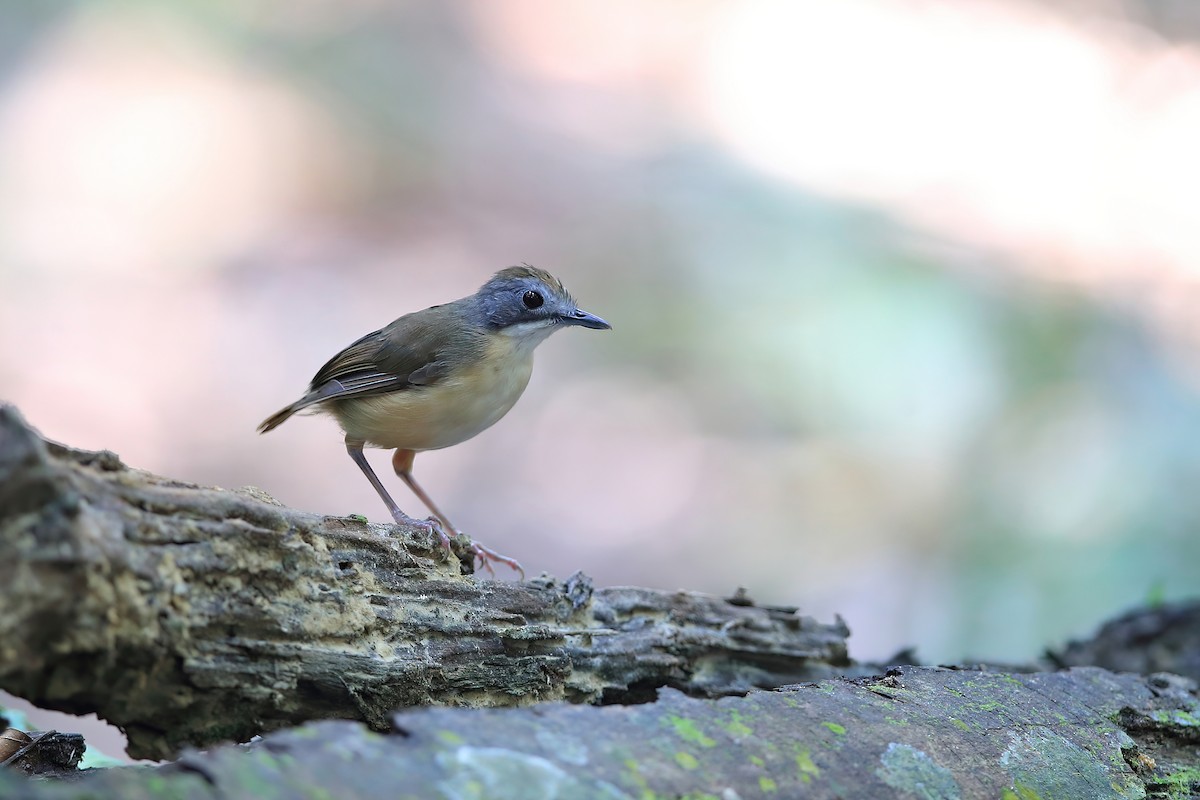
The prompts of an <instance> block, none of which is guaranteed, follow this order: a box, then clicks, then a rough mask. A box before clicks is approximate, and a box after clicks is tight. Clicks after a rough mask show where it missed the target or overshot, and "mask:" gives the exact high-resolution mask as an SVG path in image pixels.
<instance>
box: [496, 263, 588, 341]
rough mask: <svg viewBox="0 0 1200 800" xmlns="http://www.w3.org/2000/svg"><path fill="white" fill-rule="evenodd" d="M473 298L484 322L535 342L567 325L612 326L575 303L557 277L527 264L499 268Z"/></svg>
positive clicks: (498, 329) (503, 331)
mask: <svg viewBox="0 0 1200 800" xmlns="http://www.w3.org/2000/svg"><path fill="white" fill-rule="evenodd" d="M474 301H475V310H476V312H477V313H478V314H479V315H480V317H481V322H482V323H483V324H484V325H486V326H487V327H489V328H491V329H492V330H494V331H499V332H502V333H506V334H508V335H511V336H518V337H520V338H522V339H524V338H530V339H532V340H533V341H535V342H537V341H541V340H542V339H544V338H546V337H547V336H549V335H550V334H551V333H553V332H554V331H555V330H557V329H558V328H562V327H567V326H569V325H579V326H582V327H584V328H596V329H597V330H608V329H609V328H611V327H612V326H611V325H609V324H608V323H607V322H605V321H604V320H602V319H600V318H599V317H597V316H596V315H594V314H589V313H587V312H586V311H584V310H583V309H581V308H580V307H579V306H578V305H576V304H575V299H574V298H573V297H571V294H570V292H568V291H567V290H566V289H565V288H564V287H563V285H562V281H560V280H559V279H558V278H556V277H554V276H553V275H551V274H550V273H549V272H546V271H545V270H541V269H537V268H536V267H531V266H528V265H524V266H520V267H508V268H507V269H502V270H500V271H499V272H497V273H496V274H495V275H493V276H492V278H491V280H489V281H488V282H487V283H485V284H484V285H483V286H481V287H480V288H479V291H478V292H476V293H475V297H474Z"/></svg>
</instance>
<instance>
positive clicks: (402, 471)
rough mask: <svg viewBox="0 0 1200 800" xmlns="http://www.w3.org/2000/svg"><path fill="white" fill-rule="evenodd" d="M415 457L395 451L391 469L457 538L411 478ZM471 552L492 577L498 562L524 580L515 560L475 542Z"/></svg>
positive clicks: (401, 451) (450, 524)
mask: <svg viewBox="0 0 1200 800" xmlns="http://www.w3.org/2000/svg"><path fill="white" fill-rule="evenodd" d="M416 455H417V454H416V452H415V451H413V450H397V451H396V453H395V455H393V456H392V467H393V468H394V469H395V470H396V474H397V475H398V476H400V480H402V481H404V482H405V483H406V484H408V488H409V489H412V493H413V494H415V495H416V496H417V497H418V498H419V499H420V501H421V502H422V503H424V504H425V507H426V508H428V509H429V510H430V511H432V512H433V516H435V517H436V518H437V519H438V521H440V522H441V523H442V525H443V526H444V527H445V528H446V529H447V530H448V531H450V532H451V533H452V534H454V535H455V536H457V535H458V533H459V530H458V529H457V528H455V527H454V525H453V524H452V523H451V522H450V520H448V519H446V515H445V514H443V513H442V511H441V509H439V508H438V507H437V504H435V503H434V502H433V498H431V497H430V496H429V495H428V494H426V493H425V490H424V489H422V488H421V484H419V483H417V479H416V478H414V477H413V474H412V468H413V459H414V458H415V457H416ZM471 552H472V553H474V554H475V558H477V559H478V560H479V563H480V564H482V565H483V566H484V567H485V568H486V569H487V571H488V572H490V573H491V574H492V575H495V574H496V571H495V570H494V569H492V565H491V562H492V561H499V562H500V563H501V564H507V565H508V566H509V567H511V568H512V569H514V570H516V571H517V572H518V573H520V575H521V580H525V568H524V567H522V566H521V563H520V562H519V561H517V560H516V559H515V558H509V557H508V556H503V555H500V554H499V553H497V552H496V551H495V550H492V549H491V548H489V547H484V546H483V545H481V544H479V543H478V542H476V541H472V542H471Z"/></svg>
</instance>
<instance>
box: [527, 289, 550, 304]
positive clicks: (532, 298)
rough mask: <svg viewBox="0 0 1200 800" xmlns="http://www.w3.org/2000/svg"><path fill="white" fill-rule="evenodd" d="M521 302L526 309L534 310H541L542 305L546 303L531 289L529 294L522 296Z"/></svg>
mask: <svg viewBox="0 0 1200 800" xmlns="http://www.w3.org/2000/svg"><path fill="white" fill-rule="evenodd" d="M521 302H522V303H524V304H525V307H526V308H528V309H534V308H539V307H540V306H541V305H542V303H544V302H546V301H545V299H544V298H543V297H542V296H541V294H539V293H538V292H535V291H533V290H532V289H530V290H529V291H528V292H526V293H525V294H524V295H522V296H521Z"/></svg>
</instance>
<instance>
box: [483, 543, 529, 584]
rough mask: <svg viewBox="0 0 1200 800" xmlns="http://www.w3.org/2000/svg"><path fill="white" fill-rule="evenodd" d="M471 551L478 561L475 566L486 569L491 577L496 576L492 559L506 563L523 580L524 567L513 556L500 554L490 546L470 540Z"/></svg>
mask: <svg viewBox="0 0 1200 800" xmlns="http://www.w3.org/2000/svg"><path fill="white" fill-rule="evenodd" d="M471 553H472V554H473V555H474V556H475V560H476V561H477V562H478V563H477V565H476V566H481V567H483V568H484V569H486V570H487V571H488V574H490V575H491V576H492V577H493V578H494V577H495V576H496V570H494V569H492V563H491V562H493V561H499V562H500V563H501V564H505V565H507V566H508V567H509V568H510V569H513V570H515V571H516V572H517V574H519V575H520V576H521V580H525V568H524V567H522V566H521V562H520V561H517V560H516V559H515V558H509V557H508V556H504V555H501V554H499V553H497V552H496V551H495V550H493V549H491V548H490V547H484V546H483V545H481V544H480V543H479V542H471Z"/></svg>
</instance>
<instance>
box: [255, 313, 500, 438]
mask: <svg viewBox="0 0 1200 800" xmlns="http://www.w3.org/2000/svg"><path fill="white" fill-rule="evenodd" d="M464 302H465V300H456V301H455V302H453V303H447V304H446V305H441V306H433V307H432V308H427V309H425V310H424V311H419V312H416V313H414V314H406V315H405V316H403V317H400V318H399V319H397V320H396V321H394V322H392V323H391V324H390V325H388V326H387V327H385V328H381V329H380V330H377V331H372V332H371V333H368V334H367V335H366V336H363V337H362V338H361V339H359V340H358V341H356V342H354V343H353V344H351V345H350V346H349V347H347V348H346V349H345V350H342V351H341V352H340V353H338V354H337V355H335V356H334V357H333V358H331V359H329V361H327V362H326V363H325V365H324V366H323V367H321V369H319V370H318V371H317V374H316V375H315V376H313V379H312V382H311V383H310V384H309V387H308V392H307V393H306V394H305V395H304V396H303V397H301V398H300V399H299V400H297V401H296V402H294V403H292V404H291V405H289V406H287V407H286V408H282V409H280V410H279V411H277V412H276V413H275V414H273V415H272V416H270V417H268V418H267V419H266V420H264V421H263V423H262V424H261V425H260V426H259V431H260V432H261V433H266V432H267V431H269V430H271V429H272V428H275V427H277V426H278V425H280V424H281V423H283V422H284V421H285V420H287V418H288V417H290V416H292V415H293V414H295V413H296V412H297V411H300V410H302V409H305V408H308V407H309V406H313V405H317V404H318V403H325V402H328V401H331V400H340V399H344V398H348V397H366V396H370V395H378V394H387V393H389V392H399V391H404V390H406V389H409V388H411V387H413V386H430V385H433V384H435V383H436V382H437V381H439V380H441V379H442V378H444V377H445V376H446V374H447V373H448V372H449V368H450V365H451V364H455V365H458V366H461V367H466V366H468V365H472V364H474V363H476V362H477V361H478V360H479V359H480V358H482V357H483V354H484V352H485V336H484V335H483V333H482V332H481V331H477V330H475V329H474V328H472V327H470V326H468V325H464V324H463V314H462V313H461V309H460V308H458V306H460V305H461V304H463V303H464Z"/></svg>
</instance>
